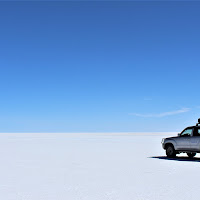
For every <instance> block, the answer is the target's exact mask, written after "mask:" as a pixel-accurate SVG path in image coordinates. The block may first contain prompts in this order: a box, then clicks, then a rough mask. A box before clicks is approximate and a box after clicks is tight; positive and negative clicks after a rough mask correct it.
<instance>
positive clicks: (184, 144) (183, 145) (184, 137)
mask: <svg viewBox="0 0 200 200" xmlns="http://www.w3.org/2000/svg"><path fill="white" fill-rule="evenodd" d="M192 133H193V128H186V129H185V130H183V131H182V133H181V134H180V137H178V138H177V140H176V142H177V149H179V150H188V149H190V141H191V136H192Z"/></svg>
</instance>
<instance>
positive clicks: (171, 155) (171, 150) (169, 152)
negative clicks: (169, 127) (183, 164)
mask: <svg viewBox="0 0 200 200" xmlns="http://www.w3.org/2000/svg"><path fill="white" fill-rule="evenodd" d="M166 155H167V157H169V158H174V157H176V151H175V149H174V147H173V145H168V146H167V148H166Z"/></svg>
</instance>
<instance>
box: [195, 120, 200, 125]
mask: <svg viewBox="0 0 200 200" xmlns="http://www.w3.org/2000/svg"><path fill="white" fill-rule="evenodd" d="M199 125H200V118H199V119H198V123H196V126H199Z"/></svg>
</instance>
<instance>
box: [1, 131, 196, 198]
mask: <svg viewBox="0 0 200 200" xmlns="http://www.w3.org/2000/svg"><path fill="white" fill-rule="evenodd" d="M166 136H170V134H166V135H159V134H147V135H145V134H127V133H125V134H123V133H121V134H109V133H108V134H105V133H101V134H100V133H98V134H97V133H90V134H60V133H58V134H55V133H43V134H38V133H37V134H30V133H27V134H25V133H23V134H22V133H20V134H19V133H17V134H14V133H13V134H0V159H1V160H0V199H1V200H179V199H180V200H184V199H187V200H188V199H192V200H195V199H199V189H200V159H198V158H196V159H194V160H189V159H184V158H178V159H175V160H169V159H166V158H165V157H164V156H165V152H164V150H163V149H162V148H161V144H160V142H161V139H162V138H163V137H166ZM180 156H184V154H183V155H180ZM197 156H198V155H197Z"/></svg>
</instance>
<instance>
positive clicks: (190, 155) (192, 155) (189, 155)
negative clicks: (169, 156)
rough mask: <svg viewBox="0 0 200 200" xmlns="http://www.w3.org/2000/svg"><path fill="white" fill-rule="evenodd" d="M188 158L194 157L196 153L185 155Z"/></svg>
mask: <svg viewBox="0 0 200 200" xmlns="http://www.w3.org/2000/svg"><path fill="white" fill-rule="evenodd" d="M187 155H188V157H189V158H193V157H194V156H196V153H187Z"/></svg>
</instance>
